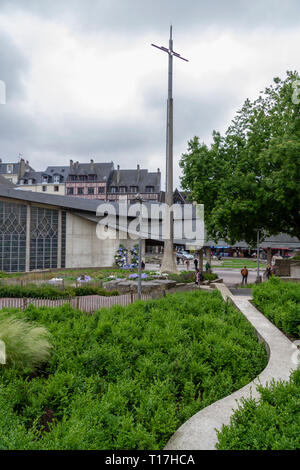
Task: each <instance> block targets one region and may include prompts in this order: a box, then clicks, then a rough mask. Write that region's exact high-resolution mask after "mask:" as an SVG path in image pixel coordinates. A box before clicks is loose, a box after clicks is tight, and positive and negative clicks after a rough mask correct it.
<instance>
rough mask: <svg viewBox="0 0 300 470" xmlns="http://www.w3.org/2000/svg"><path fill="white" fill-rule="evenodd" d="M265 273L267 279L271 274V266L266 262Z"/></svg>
mask: <svg viewBox="0 0 300 470" xmlns="http://www.w3.org/2000/svg"><path fill="white" fill-rule="evenodd" d="M265 275H266V278H267V279H268V280H269V279H270V277H271V275H272V268H271V266H270V265H269V264H268V265H267V269H266V272H265Z"/></svg>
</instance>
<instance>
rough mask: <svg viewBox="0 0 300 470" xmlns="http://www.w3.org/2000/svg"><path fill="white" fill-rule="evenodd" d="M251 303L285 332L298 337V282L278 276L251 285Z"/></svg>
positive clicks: (299, 315) (299, 308)
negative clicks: (285, 280)
mask: <svg viewBox="0 0 300 470" xmlns="http://www.w3.org/2000/svg"><path fill="white" fill-rule="evenodd" d="M253 304H254V305H255V306H256V307H257V308H259V309H260V311H261V312H262V313H263V314H264V315H265V316H266V317H267V318H268V319H269V320H270V321H271V322H272V323H274V324H275V325H276V326H277V327H278V328H280V329H281V330H282V331H283V332H284V333H285V334H287V335H289V336H290V337H292V338H295V339H296V338H297V339H299V338H300V284H299V283H292V282H291V283H287V282H283V281H281V280H280V279H278V278H274V277H273V278H271V279H270V281H268V282H264V283H263V284H258V285H256V286H254V287H253Z"/></svg>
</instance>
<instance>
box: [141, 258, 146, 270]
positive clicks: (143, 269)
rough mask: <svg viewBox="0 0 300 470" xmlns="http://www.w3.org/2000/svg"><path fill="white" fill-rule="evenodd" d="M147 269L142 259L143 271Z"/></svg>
mask: <svg viewBox="0 0 300 470" xmlns="http://www.w3.org/2000/svg"><path fill="white" fill-rule="evenodd" d="M145 267H146V265H145V262H144V260H143V259H142V269H143V270H144V269H145Z"/></svg>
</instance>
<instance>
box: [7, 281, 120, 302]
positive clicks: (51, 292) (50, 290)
mask: <svg viewBox="0 0 300 470" xmlns="http://www.w3.org/2000/svg"><path fill="white" fill-rule="evenodd" d="M84 295H102V296H112V295H119V293H118V292H117V291H112V292H109V291H107V290H106V289H103V288H101V287H92V286H84V287H74V288H67V289H64V290H62V289H59V288H58V287H54V286H49V285H48V284H44V285H40V286H37V285H34V284H33V285H28V286H18V285H16V286H13V285H0V298H5V297H9V298H18V299H20V298H28V299H66V298H69V297H81V296H84Z"/></svg>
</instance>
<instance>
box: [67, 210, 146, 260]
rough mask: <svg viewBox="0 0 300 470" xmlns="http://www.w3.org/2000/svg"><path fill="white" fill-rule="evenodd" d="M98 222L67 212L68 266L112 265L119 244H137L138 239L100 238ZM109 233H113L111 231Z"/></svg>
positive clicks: (128, 246)
mask: <svg viewBox="0 0 300 470" xmlns="http://www.w3.org/2000/svg"><path fill="white" fill-rule="evenodd" d="M96 229H97V224H96V223H95V222H91V221H89V220H86V219H83V218H81V217H78V216H76V215H74V214H71V213H69V212H67V219H66V268H84V267H110V266H113V264H114V261H115V259H114V256H115V254H116V251H117V249H118V248H119V245H120V244H122V245H124V246H125V247H126V248H131V247H132V246H134V245H136V243H137V241H136V240H131V239H127V240H118V239H117V240H110V239H107V240H100V239H99V238H98V237H97V232H96ZM109 233H111V234H112V233H113V232H112V231H110V232H109Z"/></svg>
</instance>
